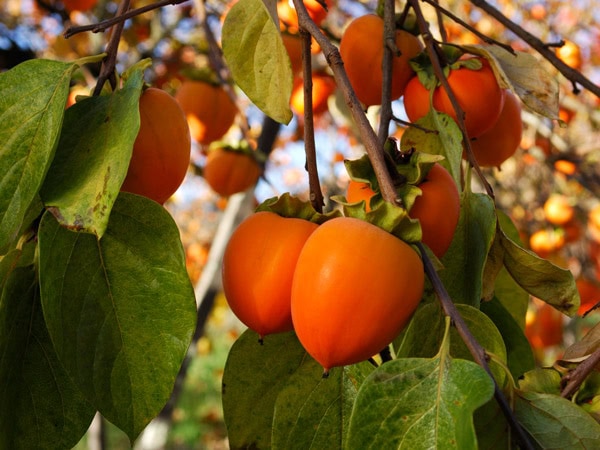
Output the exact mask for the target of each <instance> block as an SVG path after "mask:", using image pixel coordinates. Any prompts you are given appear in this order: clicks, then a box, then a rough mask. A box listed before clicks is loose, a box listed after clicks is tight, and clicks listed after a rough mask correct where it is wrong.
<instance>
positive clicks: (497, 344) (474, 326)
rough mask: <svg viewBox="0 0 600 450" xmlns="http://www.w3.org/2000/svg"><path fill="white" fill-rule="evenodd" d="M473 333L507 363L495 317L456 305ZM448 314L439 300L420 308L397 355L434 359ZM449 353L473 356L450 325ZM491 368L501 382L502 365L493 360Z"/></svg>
mask: <svg viewBox="0 0 600 450" xmlns="http://www.w3.org/2000/svg"><path fill="white" fill-rule="evenodd" d="M456 307H457V308H458V312H459V313H460V315H461V317H462V318H463V319H464V321H465V323H466V325H467V327H468V328H469V330H470V331H471V334H473V336H474V337H475V339H476V340H477V341H478V342H479V344H480V345H481V346H483V348H485V349H486V351H488V352H490V353H493V354H494V355H496V357H497V358H498V359H499V360H500V361H501V362H502V363H503V364H506V362H507V354H506V347H505V345H504V340H503V339H502V335H501V334H500V332H499V331H498V329H497V328H496V325H494V323H493V322H492V320H491V319H490V318H489V317H488V316H486V315H485V314H483V313H482V312H481V311H480V310H478V309H477V308H473V307H471V306H468V305H461V304H458V305H456ZM445 328H446V325H445V316H444V314H443V312H442V309H441V307H440V306H439V303H429V304H427V305H424V306H422V307H420V308H419V309H418V310H417V312H416V313H415V315H414V316H413V318H412V320H411V321H410V324H409V326H408V328H407V329H406V331H405V333H404V335H403V338H402V342H401V343H400V345H399V347H398V349H397V350H396V354H397V357H398V358H409V357H410V358H431V357H433V356H435V355H436V353H438V351H439V348H440V345H441V343H442V340H443V337H444V333H445ZM450 355H452V357H454V358H460V359H467V360H470V361H472V360H473V357H472V356H471V353H470V351H469V349H468V348H467V346H466V345H465V344H464V342H463V340H462V338H461V337H460V335H459V334H458V332H457V331H456V329H455V328H454V327H452V328H450ZM490 367H491V370H492V373H493V374H494V377H495V378H496V380H497V381H498V384H500V385H502V383H503V381H504V379H505V373H504V370H503V368H501V367H499V366H498V365H497V364H495V363H494V361H490Z"/></svg>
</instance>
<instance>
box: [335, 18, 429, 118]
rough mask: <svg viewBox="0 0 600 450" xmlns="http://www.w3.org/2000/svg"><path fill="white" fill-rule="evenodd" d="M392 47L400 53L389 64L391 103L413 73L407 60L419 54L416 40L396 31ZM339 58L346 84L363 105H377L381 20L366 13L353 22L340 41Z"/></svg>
mask: <svg viewBox="0 0 600 450" xmlns="http://www.w3.org/2000/svg"><path fill="white" fill-rule="evenodd" d="M396 46H397V47H398V49H399V50H400V52H401V54H400V55H399V56H395V57H394V59H393V65H392V95H391V97H392V100H395V99H397V98H399V97H400V96H402V94H403V93H404V89H405V87H406V85H407V83H408V81H409V80H410V79H411V78H412V77H413V75H414V71H413V70H412V68H411V67H410V65H409V60H410V59H411V58H413V57H415V56H416V55H417V54H418V53H420V52H421V50H422V49H423V46H422V44H421V41H419V39H418V38H417V37H416V36H414V35H412V34H410V33H409V32H407V31H404V30H397V31H396ZM340 55H341V57H342V60H343V61H344V67H345V69H346V73H347V74H348V78H349V80H350V84H352V87H353V89H354V91H355V93H356V96H357V98H358V100H360V102H361V103H363V104H364V105H365V106H371V105H380V104H381V90H382V86H383V73H382V69H381V64H382V60H383V19H382V18H381V17H379V16H377V15H375V14H367V15H364V16H361V17H357V18H356V19H354V20H353V21H352V22H351V23H350V25H348V27H347V28H346V30H345V31H344V34H343V35H342V39H341V41H340Z"/></svg>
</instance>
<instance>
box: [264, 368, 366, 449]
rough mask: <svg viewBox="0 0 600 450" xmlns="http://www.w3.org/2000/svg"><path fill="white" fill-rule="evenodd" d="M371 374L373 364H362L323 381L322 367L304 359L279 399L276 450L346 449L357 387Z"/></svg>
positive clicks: (275, 426)
mask: <svg viewBox="0 0 600 450" xmlns="http://www.w3.org/2000/svg"><path fill="white" fill-rule="evenodd" d="M372 371H373V366H372V365H371V364H369V363H361V364H355V365H352V366H347V367H344V368H343V369H335V370H333V371H331V372H330V374H329V376H328V377H327V378H323V377H322V373H323V368H322V367H321V365H320V364H318V363H317V362H316V361H314V360H313V359H312V358H308V359H305V360H304V362H303V364H302V365H301V366H300V367H298V369H297V370H296V371H295V372H294V373H293V374H292V375H291V376H290V377H289V379H288V380H287V382H286V385H285V387H284V388H283V389H282V390H281V392H280V393H279V395H278V396H277V400H276V402H275V414H274V417H273V437H272V439H273V441H272V445H273V448H281V449H294V448H295V449H317V450H318V449H322V448H327V449H331V450H333V449H336V448H337V449H339V448H343V442H344V439H345V435H346V431H347V429H348V425H349V420H350V412H351V411H352V406H353V405H354V399H355V398H356V394H357V392H358V387H359V386H360V385H361V384H362V382H363V381H364V379H365V378H366V377H367V375H369V373H370V372H372Z"/></svg>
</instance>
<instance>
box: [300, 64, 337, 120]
mask: <svg viewBox="0 0 600 450" xmlns="http://www.w3.org/2000/svg"><path fill="white" fill-rule="evenodd" d="M335 87H336V84H335V81H334V79H333V77H332V76H331V75H328V74H326V73H321V72H315V73H313V74H312V107H313V115H315V116H318V115H320V114H323V113H324V112H325V111H327V99H328V98H329V96H330V95H331V94H333V92H334V91H335ZM290 106H291V108H292V111H294V112H295V113H296V114H297V115H298V116H300V117H303V116H304V79H303V78H302V77H297V78H296V79H295V81H294V86H293V88H292V95H291V97H290Z"/></svg>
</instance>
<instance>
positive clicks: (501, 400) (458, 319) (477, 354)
mask: <svg viewBox="0 0 600 450" xmlns="http://www.w3.org/2000/svg"><path fill="white" fill-rule="evenodd" d="M417 247H418V248H419V251H420V252H421V255H422V258H423V266H424V267H425V274H426V275H427V277H428V278H429V280H430V281H431V284H432V286H433V289H434V291H435V293H436V295H437V297H438V300H439V301H440V303H441V305H442V309H443V310H444V313H445V314H446V315H447V316H449V317H450V318H451V319H452V323H453V324H454V327H455V328H456V331H458V334H459V335H460V337H461V338H462V340H463V342H464V343H465V345H466V346H467V348H468V349H469V352H470V353H471V355H472V356H473V359H474V360H475V362H476V363H477V364H479V365H480V366H481V367H482V368H483V369H484V370H485V371H486V372H487V373H488V375H489V376H490V378H491V379H492V382H493V383H494V397H495V399H496V402H497V403H498V406H499V407H500V409H501V410H502V412H503V413H504V416H505V417H506V420H507V422H508V424H509V425H510V427H511V428H512V430H513V431H514V432H515V436H516V437H517V439H518V440H519V443H520V445H521V446H522V448H524V449H533V448H534V447H533V445H532V444H531V442H530V440H529V436H528V435H527V433H526V432H525V430H523V428H522V427H521V424H520V423H519V421H518V420H517V418H516V417H515V415H514V413H513V410H512V408H511V406H510V403H509V402H508V400H507V399H506V397H505V396H504V393H503V392H502V390H501V389H500V387H499V386H498V383H496V380H495V379H494V376H493V375H492V372H491V370H490V367H489V365H488V362H487V355H486V352H485V349H484V348H483V347H482V346H481V344H479V342H477V340H476V339H475V337H474V336H473V334H471V331H470V330H469V327H468V326H467V324H466V322H465V321H464V319H463V318H462V316H461V315H460V313H459V312H458V309H457V308H456V305H454V302H453V301H452V299H451V298H450V296H449V295H448V291H446V288H445V287H444V284H443V283H442V280H441V279H440V277H439V276H438V274H437V272H436V271H435V267H434V266H433V263H432V262H431V260H430V259H429V256H427V253H426V251H425V247H424V246H423V244H422V243H420V242H419V243H417Z"/></svg>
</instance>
